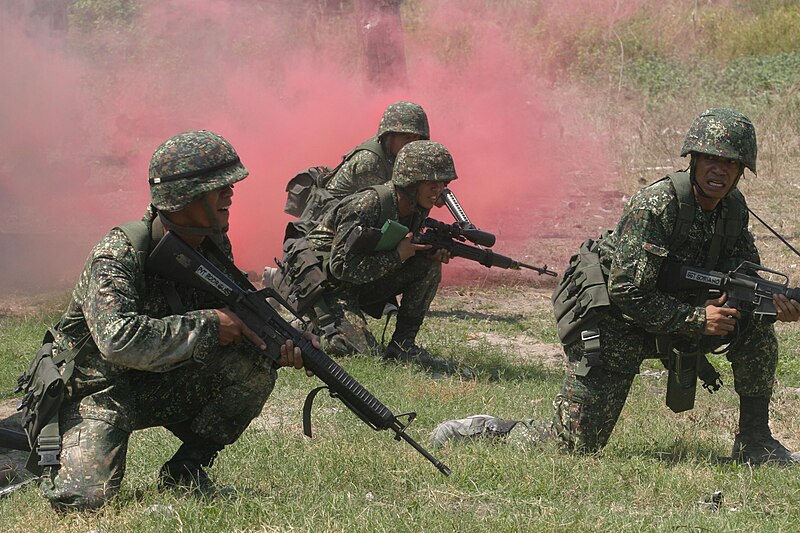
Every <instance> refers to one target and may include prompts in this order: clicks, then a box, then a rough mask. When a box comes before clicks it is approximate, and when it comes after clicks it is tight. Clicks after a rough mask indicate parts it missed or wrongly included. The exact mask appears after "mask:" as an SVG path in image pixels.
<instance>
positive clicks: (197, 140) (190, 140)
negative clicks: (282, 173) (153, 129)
mask: <svg viewBox="0 0 800 533" xmlns="http://www.w3.org/2000/svg"><path fill="white" fill-rule="evenodd" d="M248 174H249V172H248V170H247V169H246V168H244V165H242V163H241V161H239V156H238V155H237V154H236V150H234V149H233V146H231V143H229V142H228V141H226V140H225V139H224V138H222V137H221V136H219V135H217V134H216V133H213V132H210V131H206V130H195V131H187V132H184V133H179V134H178V135H175V136H174V137H172V138H170V139H167V140H166V141H164V143H163V144H162V145H161V146H159V147H158V148H156V151H155V152H153V157H152V159H151V160H150V180H149V181H150V201H151V203H152V204H153V206H155V208H156V209H158V210H159V211H166V212H171V211H180V210H181V209H183V208H184V207H186V206H187V205H189V204H190V203H192V202H193V201H194V200H197V199H198V198H200V197H201V196H203V195H204V194H206V193H207V192H209V191H213V190H215V189H219V188H221V187H225V186H226V185H231V184H232V183H236V182H237V181H240V180H243V179H244V178H246V177H247V175H248Z"/></svg>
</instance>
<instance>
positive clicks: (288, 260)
mask: <svg viewBox="0 0 800 533" xmlns="http://www.w3.org/2000/svg"><path fill="white" fill-rule="evenodd" d="M324 260H325V257H324V254H320V253H319V252H317V251H315V250H314V249H313V248H312V247H311V244H310V243H309V242H308V240H307V239H306V238H305V237H298V238H295V239H289V240H287V241H285V242H284V244H283V260H282V261H278V266H279V267H280V275H278V276H276V277H275V278H274V279H273V286H274V288H275V290H276V291H277V292H278V294H279V295H280V296H281V297H282V298H283V299H284V300H286V302H288V303H289V304H290V305H291V306H292V307H293V308H294V309H293V310H294V311H295V313H297V314H298V315H302V314H303V313H304V312H306V311H308V310H309V309H310V308H312V307H313V305H314V304H315V303H316V302H317V300H319V299H320V298H321V297H322V294H323V292H324V289H325V281H326V280H327V276H326V275H325V269H324Z"/></svg>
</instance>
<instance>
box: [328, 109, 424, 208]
mask: <svg viewBox="0 0 800 533" xmlns="http://www.w3.org/2000/svg"><path fill="white" fill-rule="evenodd" d="M430 138H431V132H430V128H429V127H428V116H427V115H426V114H425V111H424V110H423V109H422V107H421V106H419V105H418V104H415V103H412V102H395V103H393V104H391V105H390V106H389V107H387V108H386V111H384V112H383V116H382V117H381V122H380V124H379V125H378V133H377V135H376V136H375V137H372V138H371V139H368V140H366V141H364V142H363V143H361V144H360V145H359V146H357V147H356V148H354V149H353V151H351V152H350V153H351V154H352V156H351V157H349V158H348V159H347V160H346V161H345V163H344V164H343V165H342V166H341V167H340V168H339V170H337V171H336V173H335V174H334V175H333V176H331V178H330V180H329V181H328V183H327V184H326V185H325V188H326V189H327V190H328V192H329V193H330V194H331V196H333V197H334V198H335V199H336V200H341V199H342V198H344V197H345V196H348V195H350V194H353V193H354V192H356V191H360V190H361V189H363V188H365V187H370V186H372V185H379V184H381V183H386V182H387V181H389V180H390V179H391V177H392V166H393V165H394V161H395V158H396V157H397V154H398V152H400V149H401V148H402V147H403V146H405V145H406V144H408V143H410V142H412V141H419V140H428V139H430Z"/></svg>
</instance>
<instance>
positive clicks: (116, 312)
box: [42, 132, 278, 509]
mask: <svg viewBox="0 0 800 533" xmlns="http://www.w3.org/2000/svg"><path fill="white" fill-rule="evenodd" d="M204 133H207V134H209V135H210V136H211V138H210V141H211V142H210V143H209V144H208V146H203V143H204V142H207V141H209V138H208V137H209V135H205V136H204V135H203V134H204ZM173 139H178V140H179V141H180V144H179V146H178V147H177V152H178V153H177V154H175V156H174V157H172V155H171V154H170V151H171V150H173V149H174V148H175V146H174V143H170V141H172V139H171V140H170V141H168V142H167V143H165V144H164V145H162V147H161V148H160V150H161V155H162V158H163V159H167V160H170V161H177V162H178V163H179V165H178V167H177V168H171V169H167V171H166V173H167V174H180V173H182V172H187V169H186V168H181V165H183V166H184V167H185V165H186V164H187V159H186V158H185V157H184V158H181V157H180V152H181V150H183V151H184V152H185V150H186V147H187V145H190V143H191V142H194V141H197V142H198V146H195V149H196V150H195V152H198V153H205V156H206V157H205V158H204V159H203V161H202V163H203V164H204V165H206V166H213V165H215V164H216V166H217V167H225V165H226V164H228V163H229V164H228V166H227V167H225V168H222V169H219V168H218V169H217V170H216V172H217V174H216V180H215V179H214V177H211V178H209V177H208V176H206V175H201V176H200V177H199V178H189V179H183V180H181V181H176V182H174V183H172V184H170V185H168V186H167V185H166V184H165V185H162V186H160V187H159V186H158V184H153V186H152V187H151V196H152V198H153V202H154V204H157V206H158V207H159V208H160V209H163V210H166V211H177V210H180V209H182V208H183V207H185V205H186V204H187V203H188V202H187V200H188V201H191V200H193V199H194V198H196V197H197V196H198V195H203V194H205V192H207V190H213V189H215V188H218V187H220V186H221V185H220V184H230V183H233V182H234V181H238V180H239V179H243V178H244V177H245V176H246V175H247V171H246V169H244V167H243V166H241V163H239V162H238V157H237V158H236V160H235V161H232V160H231V161H222V164H220V162H219V161H214V159H213V155H214V153H213V150H215V149H216V145H215V144H214V143H217V142H219V139H221V138H218V137H217V136H214V135H213V134H210V132H191V133H188V134H182V137H181V136H176V138H173ZM225 142H227V141H225ZM227 146H228V147H229V145H227ZM209 150H212V152H211V155H209V153H208V151H209ZM232 150H233V149H232V147H230V151H232ZM156 153H157V154H158V153H159V152H158V151H157V152H156ZM234 155H235V152H234ZM155 158H156V156H155V155H154V160H155ZM209 158H210V159H211V160H210V161H209V160H208V159H209ZM188 165H189V166H190V167H191V165H192V162H191V161H188ZM163 170H164V169H163V168H162V171H163ZM188 170H189V172H191V168H190V169H188ZM195 173H196V172H195ZM151 182H152V167H151ZM209 184H210V187H211V188H210V189H209ZM176 198H178V200H176ZM181 198H182V200H181ZM144 222H145V223H146V226H147V229H148V231H149V232H150V233H149V234H150V235H151V236H152V237H153V238H154V239H157V238H158V237H159V236H160V235H163V231H164V226H163V225H162V224H161V218H159V216H158V214H157V212H156V209H154V208H153V206H152V205H151V206H150V208H149V209H148V212H147V215H146V216H145V218H144ZM221 242H222V246H221V247H220V248H221V250H222V251H223V253H224V254H225V255H227V256H228V258H232V257H231V253H230V244H229V241H228V239H227V237H224V236H223V237H222V238H221ZM207 243H208V239H206V240H205V241H203V244H201V245H200V247H199V248H198V250H199V251H200V253H202V254H203V255H207V253H208V245H207ZM211 260H212V261H214V259H213V257H212V258H211ZM214 262H216V261H214ZM220 266H221V265H220ZM221 268H223V267H221ZM223 270H225V268H223ZM168 284H169V282H167V281H166V280H164V279H163V278H160V277H158V276H155V275H152V274H150V273H149V272H147V271H145V270H143V268H142V266H141V265H140V263H139V262H138V261H137V253H136V249H135V248H134V246H133V244H132V243H131V242H130V241H129V240H128V237H127V236H126V235H125V233H123V232H122V231H121V230H120V229H118V228H115V229H113V230H111V231H110V232H109V233H108V234H107V235H106V236H105V237H104V238H103V239H102V240H101V241H100V243H99V244H98V245H97V246H95V248H94V249H93V250H92V252H91V253H90V255H89V258H88V259H87V261H86V265H85V267H84V269H83V272H82V273H81V275H80V278H79V280H78V283H77V285H76V287H75V289H74V291H73V293H72V298H71V300H70V303H69V306H68V308H67V311H66V312H65V314H64V315H63V317H62V319H61V321H60V322H59V324H58V326H57V327H56V340H55V350H56V351H62V350H68V349H70V348H72V347H73V346H74V345H75V344H76V343H77V342H79V341H80V340H81V339H83V338H86V336H87V335H90V339H89V342H90V343H92V349H91V350H89V351H88V353H83V355H82V356H81V357H80V359H79V360H78V361H76V366H75V370H74V372H73V373H72V376H71V378H70V379H69V381H68V382H67V388H68V396H67V398H66V400H65V401H64V403H63V404H62V406H61V410H60V426H61V434H62V438H63V445H62V452H61V456H60V460H61V466H60V468H51V469H50V472H49V476H47V477H45V478H44V479H43V481H42V489H43V491H44V494H45V496H46V497H47V498H48V499H49V500H50V501H51V502H52V503H53V505H54V506H56V507H57V508H63V509H69V508H74V509H91V508H98V507H100V506H102V505H103V504H104V503H105V502H106V501H108V499H109V498H111V497H112V496H113V495H114V494H116V492H117V491H118V490H119V487H120V483H121V481H122V478H123V475H124V473H125V459H126V454H127V448H128V440H129V437H130V434H131V432H132V431H134V430H138V429H143V428H147V427H153V426H164V427H166V428H167V429H169V430H170V431H171V432H172V433H174V434H175V435H176V436H177V437H178V438H179V439H180V440H181V441H183V443H184V448H186V447H188V448H190V449H192V450H194V451H197V450H198V449H202V451H201V452H200V454H199V455H198V456H197V461H198V462H199V463H200V464H202V465H207V464H208V463H209V462H210V460H207V459H204V457H207V458H211V459H213V456H214V455H215V454H216V452H217V451H219V450H221V449H222V448H223V446H225V445H227V444H230V443H232V442H234V441H235V440H236V439H237V438H238V437H239V436H240V435H241V433H242V431H244V429H245V428H246V427H247V425H248V424H249V423H250V421H251V420H252V419H253V418H254V417H256V416H257V415H258V414H259V412H260V411H261V409H262V406H263V405H264V402H265V401H266V399H267V397H268V396H269V394H270V392H271V391H272V388H273V386H274V383H275V379H276V370H275V368H274V366H273V364H272V362H271V360H270V359H268V357H267V356H266V354H264V353H263V352H260V351H259V350H257V349H255V348H253V347H251V346H250V345H249V344H247V343H242V344H239V345H236V346H233V345H230V346H225V347H223V346H220V344H219V319H218V317H217V314H216V312H215V311H214V309H215V308H220V307H223V305H224V304H223V303H222V302H220V301H216V300H214V299H212V298H210V297H209V296H207V295H206V294H205V293H203V292H201V291H199V290H197V289H193V288H190V287H188V286H183V285H181V284H174V285H173V287H174V290H175V292H176V293H177V295H178V297H179V299H180V303H181V304H182V306H183V308H184V309H182V310H179V311H176V310H175V309H172V307H171V305H170V304H169V303H168V301H167V297H166V296H165V294H167V293H168V292H169V289H168V287H167V285H168ZM268 349H269V350H278V347H277V346H272V345H271V346H269V347H268ZM184 448H182V449H184Z"/></svg>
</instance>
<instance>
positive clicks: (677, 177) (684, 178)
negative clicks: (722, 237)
mask: <svg viewBox="0 0 800 533" xmlns="http://www.w3.org/2000/svg"><path fill="white" fill-rule="evenodd" d="M667 178H668V179H669V180H670V181H671V182H672V186H673V187H674V188H675V193H676V195H677V197H678V218H677V220H676V221H675V227H674V228H673V229H672V237H670V243H669V247H670V249H671V250H674V249H675V248H678V247H680V245H681V244H683V241H685V240H686V238H687V237H688V236H689V228H691V227H692V222H694V209H695V199H694V192H693V191H692V183H691V181H690V180H689V174H688V173H687V172H673V173H672V174H669V175H668V176H667Z"/></svg>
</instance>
